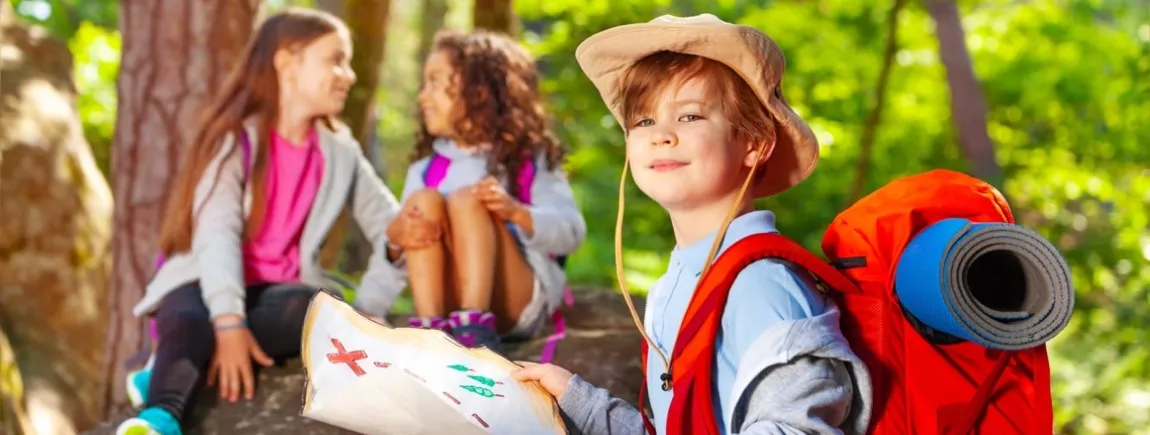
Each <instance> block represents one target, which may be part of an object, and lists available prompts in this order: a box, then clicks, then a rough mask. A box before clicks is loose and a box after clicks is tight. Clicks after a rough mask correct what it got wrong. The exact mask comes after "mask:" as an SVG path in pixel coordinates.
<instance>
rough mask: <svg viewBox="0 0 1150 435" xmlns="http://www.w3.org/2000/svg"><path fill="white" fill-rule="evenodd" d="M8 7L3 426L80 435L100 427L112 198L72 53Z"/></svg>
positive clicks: (4, 26) (0, 93)
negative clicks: (87, 133)
mask: <svg viewBox="0 0 1150 435" xmlns="http://www.w3.org/2000/svg"><path fill="white" fill-rule="evenodd" d="M2 3H3V4H2V5H0V52H2V53H4V56H3V58H4V59H3V62H0V100H2V101H3V102H4V104H2V105H0V216H2V218H0V328H2V329H3V330H4V333H5V334H6V336H7V337H6V339H4V340H3V341H7V342H8V343H7V344H10V345H11V350H10V351H9V350H7V349H5V350H0V354H4V355H2V356H0V390H3V391H4V394H0V396H4V397H3V399H2V400H3V402H10V403H0V408H4V409H2V410H0V414H4V415H3V416H0V419H5V420H7V417H8V415H7V414H9V413H12V412H13V411H15V413H13V414H12V416H13V417H15V418H16V419H17V424H15V425H13V426H12V427H26V426H30V427H31V428H32V433H42V434H74V433H77V432H78V431H80V430H84V429H87V428H88V427H90V426H92V425H94V424H95V423H97V422H98V421H99V420H100V419H101V416H100V412H99V411H100V386H101V383H102V380H103V376H102V375H103V374H102V373H101V371H100V366H101V364H102V363H103V360H104V348H103V346H102V345H101V342H102V339H103V338H104V335H105V332H106V327H107V319H108V315H107V311H106V310H105V307H106V305H105V304H106V300H107V299H106V297H107V291H106V285H107V274H108V270H109V268H110V258H109V252H108V245H109V242H110V239H111V222H112V194H111V192H110V191H109V189H108V184H107V182H106V181H105V180H104V176H103V174H101V173H100V170H99V169H98V168H97V166H96V161H95V159H94V158H93V156H92V152H91V148H90V147H89V146H88V142H87V140H86V139H85V138H84V132H83V127H82V126H81V124H80V117H79V115H78V114H77V113H76V108H75V106H74V105H73V101H74V99H75V92H76V90H75V86H74V84H73V82H72V55H71V53H69V51H68V47H67V45H65V44H64V43H63V42H62V41H58V40H55V39H52V38H50V37H48V36H47V32H46V31H45V30H44V29H36V28H33V27H31V26H27V25H25V24H23V23H21V22H20V21H19V20H17V19H16V18H15V17H14V16H13V15H14V14H13V11H12V9H11V6H10V5H9V3H8V2H2ZM0 347H6V346H0ZM17 368H18V369H19V370H18V371H14V372H10V371H9V370H16V369H17ZM10 407H11V408H12V409H9V408H10ZM16 414H23V415H24V417H21V416H19V415H16ZM21 421H22V422H21ZM7 425H8V423H5V426H7ZM24 430H26V429H22V430H21V431H24ZM4 431H5V432H7V431H8V429H4Z"/></svg>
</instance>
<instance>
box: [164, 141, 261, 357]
mask: <svg viewBox="0 0 1150 435" xmlns="http://www.w3.org/2000/svg"><path fill="white" fill-rule="evenodd" d="M240 142H241V143H242V144H243V146H244V147H243V150H244V176H245V177H246V176H247V175H248V170H249V169H250V168H248V166H250V165H251V160H252V144H251V141H249V140H248V132H247V131H241V133H240ZM163 265H164V253H163V252H161V253H159V254H158V255H156V265H155V270H160V266H163ZM148 329H149V330H150V331H149V332H150V333H151V335H152V341H156V340H158V339H159V337H160V334H159V332H158V331H157V330H156V319H155V318H152V319H151V320H150V321H149V322H148Z"/></svg>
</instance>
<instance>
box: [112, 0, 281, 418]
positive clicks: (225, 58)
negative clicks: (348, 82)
mask: <svg viewBox="0 0 1150 435" xmlns="http://www.w3.org/2000/svg"><path fill="white" fill-rule="evenodd" d="M261 8H262V2H261V1H260V0H203V1H190V0H185V1H172V0H133V1H130V2H124V3H123V4H122V5H121V15H120V31H121V34H122V35H123V36H122V38H123V52H122V55H121V65H120V77H119V80H118V83H117V90H118V91H119V106H118V110H119V112H118V117H117V119H116V133H115V136H114V137H113V140H112V142H113V144H112V177H113V179H112V181H113V184H114V185H115V198H116V207H115V210H116V213H115V224H114V225H115V227H114V228H115V231H114V240H113V242H112V249H113V258H114V270H113V273H112V277H111V285H112V293H111V298H110V299H111V301H110V304H109V312H110V313H111V315H112V319H111V324H110V325H111V327H110V330H109V331H108V332H109V333H108V340H107V350H108V357H107V360H106V361H104V364H103V371H104V379H105V381H106V383H105V385H104V390H103V394H104V400H105V406H104V412H105V413H106V414H109V415H110V414H112V413H114V412H115V411H116V410H117V409H118V408H119V407H120V406H121V405H122V404H124V403H125V399H126V396H125V393H124V375H125V372H126V367H125V364H124V363H125V361H126V359H127V358H128V357H129V356H130V355H132V354H133V353H135V352H136V351H138V350H139V349H140V348H141V346H143V344H144V341H145V333H144V332H145V328H144V326H145V321H146V320H145V319H143V318H137V317H134V316H133V315H132V312H131V311H132V307H133V305H135V303H136V302H137V301H139V300H140V298H141V297H142V296H143V292H144V286H145V285H146V284H147V281H148V279H149V277H150V276H151V274H152V271H153V270H152V269H153V267H154V264H155V260H156V254H157V252H156V238H157V236H158V235H159V230H160V223H161V216H162V214H163V211H164V206H165V205H166V199H167V193H168V191H169V189H170V187H171V180H172V178H173V177H174V175H175V174H176V173H177V171H178V170H179V168H180V165H181V159H182V158H183V155H184V152H185V150H186V149H187V147H188V146H189V145H190V143H191V141H192V140H194V136H195V133H196V128H197V127H198V124H199V121H200V116H201V112H202V111H203V110H204V108H205V107H206V105H207V104H209V102H210V100H211V98H212V93H213V92H215V91H216V90H217V89H218V88H219V87H220V86H221V85H222V82H223V80H224V79H225V76H226V74H227V73H228V71H229V70H230V69H231V68H232V66H233V64H234V63H235V62H236V61H237V59H238V58H239V56H240V55H241V53H242V51H243V49H244V46H245V44H246V43H247V40H248V38H249V37H250V36H251V34H252V30H253V22H254V20H255V19H256V17H257V15H259V12H260V10H261Z"/></svg>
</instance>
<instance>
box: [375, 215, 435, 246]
mask: <svg viewBox="0 0 1150 435" xmlns="http://www.w3.org/2000/svg"><path fill="white" fill-rule="evenodd" d="M442 236H443V228H441V227H440V226H439V225H438V224H437V223H435V222H432V221H431V220H430V219H427V218H425V217H423V215H422V214H421V213H420V212H419V210H418V209H415V208H404V209H403V210H402V211H400V212H399V215H397V216H396V217H395V219H394V220H392V221H391V224H390V225H388V226H387V240H388V241H390V242H391V243H394V244H396V245H399V246H400V247H402V248H403V249H405V250H408V251H414V250H417V249H423V248H426V247H428V246H431V245H432V244H434V243H436V242H438V241H439V239H440V237H442Z"/></svg>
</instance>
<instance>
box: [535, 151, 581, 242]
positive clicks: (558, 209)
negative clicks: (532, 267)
mask: <svg viewBox="0 0 1150 435" xmlns="http://www.w3.org/2000/svg"><path fill="white" fill-rule="evenodd" d="M536 165H537V166H536V167H537V168H540V170H539V171H538V172H537V173H536V176H535V181H534V183H533V184H532V185H531V202H532V204H531V205H530V206H529V207H528V210H529V211H530V213H531V221H532V223H533V226H534V230H535V233H534V234H532V235H531V236H530V237H527V236H526V234H524V235H523V236H524V237H523V243H524V244H525V245H526V246H527V247H529V248H532V249H535V250H538V251H540V252H546V253H548V254H555V255H567V254H570V253H572V252H575V250H576V249H579V245H581V244H583V239H584V238H585V237H586V236H587V222H586V221H585V220H584V219H583V212H582V211H581V210H579V205H578V204H576V203H575V193H574V192H573V191H572V190H571V185H570V184H568V183H567V175H566V174H564V173H563V172H562V171H560V170H555V171H547V170H544V169H543V168H545V167H546V166H545V165H546V162H545V161H543V160H542V159H541V160H540V161H539V162H537V163H536Z"/></svg>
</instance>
